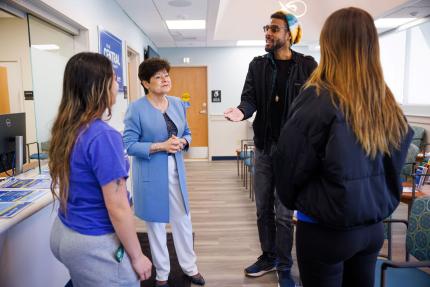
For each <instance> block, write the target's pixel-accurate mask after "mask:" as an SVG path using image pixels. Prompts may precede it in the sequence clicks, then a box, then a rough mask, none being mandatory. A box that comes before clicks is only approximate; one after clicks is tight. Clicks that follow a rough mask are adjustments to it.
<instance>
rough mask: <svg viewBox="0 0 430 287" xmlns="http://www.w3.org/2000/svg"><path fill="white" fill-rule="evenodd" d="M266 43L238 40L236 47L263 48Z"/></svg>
mask: <svg viewBox="0 0 430 287" xmlns="http://www.w3.org/2000/svg"><path fill="white" fill-rule="evenodd" d="M265 44H266V41H264V40H239V41H237V42H236V46H264V45H265Z"/></svg>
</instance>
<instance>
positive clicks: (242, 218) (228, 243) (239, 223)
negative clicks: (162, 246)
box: [136, 161, 406, 287]
mask: <svg viewBox="0 0 430 287" xmlns="http://www.w3.org/2000/svg"><path fill="white" fill-rule="evenodd" d="M186 168H187V183H188V189H189V196H190V206H191V214H192V222H193V229H194V233H195V249H196V253H197V264H198V267H199V270H200V272H201V273H202V274H203V275H204V277H205V279H206V282H207V284H206V285H205V286H207V287H238V286H243V287H275V286H277V278H276V274H275V273H274V272H273V273H270V274H266V275H265V276H262V277H259V278H248V277H245V275H244V273H243V269H244V268H245V267H246V266H248V265H250V264H252V263H253V262H254V261H255V260H256V259H257V257H258V256H259V255H260V252H261V251H260V246H259V241H258V232H257V224H256V213H255V203H254V202H252V201H251V200H250V199H249V191H245V188H244V187H242V182H241V180H240V178H239V177H238V176H237V170H236V161H212V162H207V161H191V162H186ZM393 217H394V218H406V206H405V205H403V204H402V205H401V206H400V207H399V208H398V209H397V210H396V212H395V214H394V215H393ZM136 222H137V229H138V231H143V230H144V229H145V227H144V224H143V223H142V221H140V220H138V219H137V220H136ZM168 229H169V228H168ZM393 234H394V249H393V250H394V258H395V259H401V258H402V257H403V256H404V253H403V252H404V251H403V246H404V245H403V244H404V243H403V242H404V234H405V231H404V229H403V226H393ZM400 250H401V251H400ZM293 258H294V266H293V271H292V274H293V276H294V278H295V279H297V277H298V270H297V261H296V258H295V247H293ZM403 258H404V257H403Z"/></svg>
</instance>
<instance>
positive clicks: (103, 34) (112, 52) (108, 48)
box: [99, 30, 124, 92]
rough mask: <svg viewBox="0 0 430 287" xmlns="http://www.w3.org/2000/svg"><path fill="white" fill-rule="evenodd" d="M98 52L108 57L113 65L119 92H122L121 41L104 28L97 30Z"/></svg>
mask: <svg viewBox="0 0 430 287" xmlns="http://www.w3.org/2000/svg"><path fill="white" fill-rule="evenodd" d="M99 53H100V54H103V55H105V56H106V57H108V58H109V59H110V60H111V62H112V66H113V70H114V71H115V74H116V80H117V81H118V86H119V89H118V91H119V92H124V78H123V74H122V70H123V65H122V41H121V39H119V38H117V37H115V36H114V35H112V34H111V33H109V32H108V31H105V30H99Z"/></svg>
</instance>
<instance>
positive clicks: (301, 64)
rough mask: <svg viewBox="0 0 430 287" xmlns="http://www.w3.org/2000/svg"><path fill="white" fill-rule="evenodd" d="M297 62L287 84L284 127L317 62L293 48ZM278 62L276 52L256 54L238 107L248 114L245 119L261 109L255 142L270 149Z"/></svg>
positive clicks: (256, 124)
mask: <svg viewBox="0 0 430 287" xmlns="http://www.w3.org/2000/svg"><path fill="white" fill-rule="evenodd" d="M291 60H292V61H293V64H292V67H291V70H290V76H289V78H288V79H287V85H286V89H287V90H286V93H285V96H286V100H285V106H284V112H283V116H282V123H281V127H282V126H283V125H284V123H285V122H286V119H287V115H288V108H289V107H290V106H291V103H292V102H293V100H294V99H295V98H296V97H297V95H298V94H299V92H300V89H301V87H302V85H303V84H304V83H305V82H306V80H307V79H308V77H309V76H310V74H311V73H312V72H313V70H314V69H315V68H316V66H317V63H316V62H315V60H314V59H313V58H312V57H311V56H304V55H303V54H300V53H297V52H294V51H292V59H291ZM276 73H277V70H276V64H275V61H274V58H273V54H272V53H267V54H265V55H264V56H258V57H255V58H254V59H253V60H252V61H251V63H250V64H249V69H248V74H247V76H246V80H245V84H244V87H243V91H242V97H241V102H240V105H239V106H238V108H239V109H240V110H241V111H242V113H243V114H244V116H245V117H244V120H246V119H247V118H249V117H251V116H252V114H253V113H254V112H255V111H257V114H256V117H255V120H254V123H253V127H254V142H255V146H256V147H257V148H259V149H264V150H268V148H269V147H270V144H271V136H270V132H271V131H270V104H271V99H272V97H273V95H274V93H275V83H276Z"/></svg>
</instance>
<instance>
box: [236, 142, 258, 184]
mask: <svg viewBox="0 0 430 287" xmlns="http://www.w3.org/2000/svg"><path fill="white" fill-rule="evenodd" d="M253 143H254V140H252V139H243V140H241V141H240V148H238V149H236V162H237V176H240V177H241V178H242V179H243V178H244V169H245V166H244V160H245V159H247V158H249V157H250V153H249V152H248V151H246V150H245V145H249V144H253ZM239 165H240V172H239Z"/></svg>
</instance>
